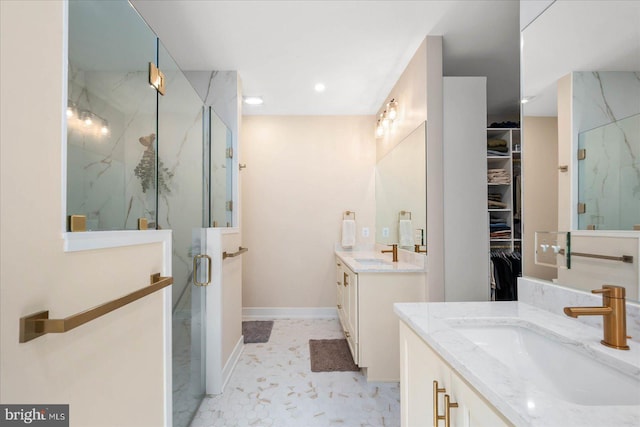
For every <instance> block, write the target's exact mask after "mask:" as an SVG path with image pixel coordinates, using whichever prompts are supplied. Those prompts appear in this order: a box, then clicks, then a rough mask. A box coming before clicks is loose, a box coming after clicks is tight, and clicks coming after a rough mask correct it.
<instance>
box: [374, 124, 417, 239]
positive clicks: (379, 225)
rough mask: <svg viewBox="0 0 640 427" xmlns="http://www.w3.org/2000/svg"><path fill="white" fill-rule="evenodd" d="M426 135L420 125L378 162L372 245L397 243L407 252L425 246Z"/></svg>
mask: <svg viewBox="0 0 640 427" xmlns="http://www.w3.org/2000/svg"><path fill="white" fill-rule="evenodd" d="M426 131H427V126H426V122H423V123H422V124H420V126H418V127H417V128H416V129H414V130H413V131H412V132H411V133H410V134H409V135H408V136H407V137H405V138H404V139H403V140H402V141H401V142H400V143H399V144H398V145H397V146H395V147H394V148H393V150H391V151H390V152H389V153H388V154H387V155H386V156H384V157H383V158H382V159H380V161H378V164H377V166H376V242H378V243H380V244H385V245H390V244H394V243H398V244H399V245H400V247H402V248H404V249H411V250H413V249H414V245H426V244H427V236H426V228H427V171H426V142H427V133H426ZM407 221H409V222H407ZM401 226H402V227H406V228H409V227H410V229H411V232H410V233H411V236H410V237H412V239H408V238H407V237H409V236H407V234H408V233H407V232H404V233H403V236H401V235H400V233H399V231H400V230H399V229H400V227H401ZM401 237H404V238H403V239H402V241H401Z"/></svg>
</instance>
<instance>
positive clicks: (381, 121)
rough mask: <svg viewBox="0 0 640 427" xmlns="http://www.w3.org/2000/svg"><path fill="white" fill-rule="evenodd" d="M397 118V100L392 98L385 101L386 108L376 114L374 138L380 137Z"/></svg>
mask: <svg viewBox="0 0 640 427" xmlns="http://www.w3.org/2000/svg"><path fill="white" fill-rule="evenodd" d="M397 118H398V101H396V100H395V98H393V99H391V101H389V102H388V103H387V109H386V110H384V111H383V112H382V113H380V115H379V116H378V122H377V123H376V138H382V137H383V136H384V134H385V132H387V131H388V130H389V128H390V127H391V125H393V122H394V121H395V120H396V119H397Z"/></svg>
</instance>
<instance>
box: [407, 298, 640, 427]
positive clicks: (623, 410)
mask: <svg viewBox="0 0 640 427" xmlns="http://www.w3.org/2000/svg"><path fill="white" fill-rule="evenodd" d="M394 311H395V313H396V314H397V315H398V317H400V319H401V320H402V321H404V322H405V323H407V325H409V326H410V327H411V328H412V329H413V330H414V331H415V332H416V333H417V334H418V335H419V336H420V337H421V338H422V339H423V340H424V341H425V342H426V343H427V344H428V345H429V346H430V347H431V348H432V349H433V350H434V351H435V352H436V353H438V354H439V355H440V356H441V357H442V358H443V359H444V360H445V361H446V362H447V363H448V364H449V365H450V366H451V367H452V368H453V370H454V371H455V372H457V373H458V374H459V375H460V376H462V377H463V378H464V379H465V380H466V381H467V382H468V383H469V384H470V385H471V386H472V387H474V388H475V389H476V390H477V391H478V392H479V393H480V394H482V395H483V396H484V397H485V398H486V399H487V401H488V402H489V403H490V404H491V405H493V406H494V407H495V408H496V409H497V410H498V411H499V412H501V413H502V414H503V415H504V416H505V417H506V418H507V419H508V420H509V421H511V422H512V423H513V424H515V425H517V426H541V427H542V426H543V427H555V426H557V427H572V426H576V427H578V426H580V427H588V426H637V425H640V405H636V406H585V405H579V404H576V403H572V402H568V401H563V400H559V399H558V398H557V397H555V396H551V395H550V394H549V393H547V392H545V391H543V390H541V389H540V388H538V387H536V386H535V385H533V384H531V383H530V382H529V381H526V380H525V379H524V376H523V375H522V373H519V372H516V371H514V370H512V369H510V368H509V367H507V366H506V365H503V364H502V363H501V362H499V361H498V360H497V359H495V358H494V357H492V356H490V355H489V353H487V352H485V351H484V350H482V349H481V348H480V347H478V346H477V345H475V344H474V343H472V342H471V341H470V340H468V339H466V338H465V337H464V336H463V335H461V334H460V333H458V332H457V331H456V330H455V329H454V328H453V327H452V320H453V319H456V320H457V321H460V319H464V320H465V321H471V322H491V323H495V324H517V323H518V322H528V323H529V324H533V325H535V326H536V331H537V332H544V333H548V334H550V335H552V336H555V337H556V338H557V337H558V336H560V337H564V338H563V341H565V343H566V344H569V343H572V344H573V346H574V348H576V349H577V350H580V351H583V352H586V354H588V356H589V357H590V358H592V359H595V360H598V361H601V362H603V363H605V364H607V365H609V366H613V367H615V368H616V369H619V370H620V369H624V370H625V373H626V374H628V375H630V376H632V377H635V378H636V379H639V380H640V344H638V343H636V342H630V343H629V345H630V347H631V350H629V351H622V350H615V349H611V348H608V347H605V346H603V345H601V344H600V340H601V338H602V330H601V329H597V328H592V327H590V326H586V325H585V324H583V323H580V322H576V321H575V320H574V319H570V318H567V317H563V316H560V315H557V314H552V313H550V312H548V311H545V310H543V309H540V308H538V307H534V306H532V305H529V304H525V303H522V302H515V301H513V302H511V301H509V302H457V303H403V304H395V305H394ZM585 375H588V372H585ZM639 392H640V390H639Z"/></svg>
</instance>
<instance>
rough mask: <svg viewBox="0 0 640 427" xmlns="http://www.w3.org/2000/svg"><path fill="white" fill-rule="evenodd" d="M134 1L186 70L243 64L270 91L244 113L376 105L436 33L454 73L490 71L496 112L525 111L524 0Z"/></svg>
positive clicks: (253, 82) (349, 110)
mask: <svg viewBox="0 0 640 427" xmlns="http://www.w3.org/2000/svg"><path fill="white" fill-rule="evenodd" d="M132 3H133V5H134V6H135V7H136V9H137V10H138V11H139V13H140V14H141V15H142V17H143V18H144V19H145V20H146V21H147V23H148V24H149V25H150V26H151V27H152V29H154V31H155V32H156V33H157V34H158V37H159V38H160V40H161V41H162V42H163V44H164V45H165V46H166V47H167V49H168V50H169V51H170V52H171V53H172V55H173V57H174V58H175V60H176V62H177V63H178V64H179V65H180V67H181V68H182V69H183V70H190V71H201V70H204V71H210V70H237V71H238V72H239V74H240V77H241V79H242V82H243V90H244V94H245V95H260V96H263V97H264V101H265V102H264V104H263V105H262V106H259V107H251V106H246V105H245V106H244V113H245V114H266V115H271V114H301V115H302V114H304V115H324V114H328V115H343V114H375V112H376V110H377V109H378V108H379V107H380V105H381V104H382V103H383V102H385V98H386V96H387V95H388V94H389V92H390V90H391V89H392V87H393V85H394V84H395V82H396V81H397V80H398V78H399V77H400V74H401V73H402V71H403V70H404V68H405V67H406V65H407V64H408V62H409V60H410V58H411V57H412V56H413V54H414V52H415V50H416V49H417V47H418V46H419V45H420V43H421V42H422V40H423V39H424V37H425V36H427V35H442V36H443V37H444V38H443V50H444V73H445V75H458V76H487V77H488V84H487V85H488V97H487V98H488V100H487V102H488V112H489V114H493V115H500V114H514V113H515V114H517V113H518V109H519V105H518V99H519V12H518V11H519V2H518V1H517V0H493V1H471V0H467V1H453V0H447V1H330V0H329V1H301V0H290V1H266V0H263V1H205V0H200V1H188V0H182V1H180V0H166V1H150V0H133V1H132ZM317 82H322V83H324V84H325V85H326V87H327V89H326V91H325V92H324V93H321V94H319V93H316V92H315V91H314V85H315V83H317Z"/></svg>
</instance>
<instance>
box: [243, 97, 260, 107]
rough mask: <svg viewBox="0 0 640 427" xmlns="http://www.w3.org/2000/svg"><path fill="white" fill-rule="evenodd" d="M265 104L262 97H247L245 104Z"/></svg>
mask: <svg viewBox="0 0 640 427" xmlns="http://www.w3.org/2000/svg"><path fill="white" fill-rule="evenodd" d="M263 102H264V100H263V99H262V97H260V96H245V97H244V103H245V104H247V105H261V104H262V103H263Z"/></svg>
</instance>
